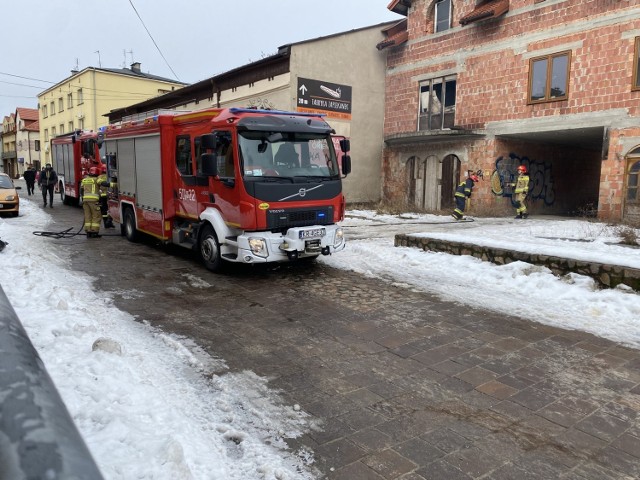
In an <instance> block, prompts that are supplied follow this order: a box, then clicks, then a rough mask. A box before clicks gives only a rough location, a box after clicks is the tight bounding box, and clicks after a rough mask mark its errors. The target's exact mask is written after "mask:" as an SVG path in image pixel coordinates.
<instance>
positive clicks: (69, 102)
mask: <svg viewBox="0 0 640 480" xmlns="http://www.w3.org/2000/svg"><path fill="white" fill-rule="evenodd" d="M67 108H73V94H72V93H67Z"/></svg>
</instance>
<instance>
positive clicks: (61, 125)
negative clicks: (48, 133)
mask: <svg viewBox="0 0 640 480" xmlns="http://www.w3.org/2000/svg"><path fill="white" fill-rule="evenodd" d="M58 128H59V129H60V130H59V133H60V135H62V134H63V133H64V123H61V124H60V125H59V126H58Z"/></svg>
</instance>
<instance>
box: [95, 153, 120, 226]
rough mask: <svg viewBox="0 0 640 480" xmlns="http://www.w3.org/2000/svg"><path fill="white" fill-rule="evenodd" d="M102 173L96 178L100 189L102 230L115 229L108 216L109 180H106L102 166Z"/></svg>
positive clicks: (104, 166) (105, 171)
mask: <svg viewBox="0 0 640 480" xmlns="http://www.w3.org/2000/svg"><path fill="white" fill-rule="evenodd" d="M101 170H102V173H101V174H100V176H98V186H99V187H100V214H101V215H102V221H103V223H104V228H116V227H115V226H114V225H113V219H112V218H111V216H110V215H109V207H108V205H107V197H108V190H109V187H108V185H109V179H108V178H107V166H106V165H102V168H101Z"/></svg>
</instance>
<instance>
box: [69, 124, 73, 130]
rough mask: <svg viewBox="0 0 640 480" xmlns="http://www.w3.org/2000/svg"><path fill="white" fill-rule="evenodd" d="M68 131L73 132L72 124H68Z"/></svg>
mask: <svg viewBox="0 0 640 480" xmlns="http://www.w3.org/2000/svg"><path fill="white" fill-rule="evenodd" d="M69 131H70V132H73V122H69Z"/></svg>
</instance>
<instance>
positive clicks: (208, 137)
mask: <svg viewBox="0 0 640 480" xmlns="http://www.w3.org/2000/svg"><path fill="white" fill-rule="evenodd" d="M333 133H334V131H333V129H332V128H331V127H330V126H329V125H328V124H327V122H326V121H325V120H324V118H323V116H321V115H318V114H307V113H299V112H283V111H273V110H256V109H240V108H230V109H209V110H203V111H198V112H192V113H178V112H172V113H171V114H168V113H165V114H159V115H155V116H141V117H140V118H138V119H132V120H129V121H124V122H120V123H119V124H115V125H110V126H109V127H107V128H106V129H105V131H104V139H105V143H104V152H105V157H106V162H107V167H108V175H109V177H110V182H111V192H110V199H109V213H110V215H111V216H112V217H113V219H114V221H116V222H119V223H120V224H121V231H122V233H123V234H124V235H126V237H127V238H128V239H129V240H130V241H135V240H136V239H137V238H138V235H139V234H140V233H145V234H148V235H152V236H153V237H155V238H157V239H159V240H161V241H162V242H164V243H172V244H176V245H180V246H182V247H186V248H192V249H195V250H197V251H198V252H199V254H200V256H201V258H202V260H203V262H204V264H205V266H206V267H207V268H208V269H210V270H212V271H217V270H219V269H220V268H221V267H222V266H223V263H224V262H225V261H226V262H240V263H246V264H253V263H266V262H285V261H293V260H297V259H300V258H315V257H317V256H319V255H329V254H332V253H334V252H337V251H340V250H342V249H344V247H345V239H344V235H343V231H342V228H341V227H340V226H338V225H337V222H339V221H341V220H342V219H343V218H344V209H345V199H344V195H343V193H342V182H341V178H342V175H347V174H348V173H350V171H351V159H350V157H349V155H348V151H349V140H348V139H344V138H342V139H337V140H336V139H335V138H334V136H333ZM334 141H335V143H336V144H337V145H339V146H340V150H341V152H340V155H339V156H338V155H337V154H336V149H335V147H334Z"/></svg>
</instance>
